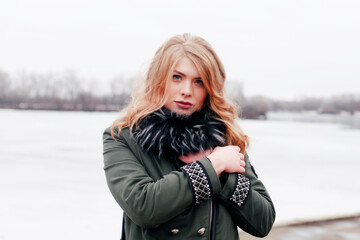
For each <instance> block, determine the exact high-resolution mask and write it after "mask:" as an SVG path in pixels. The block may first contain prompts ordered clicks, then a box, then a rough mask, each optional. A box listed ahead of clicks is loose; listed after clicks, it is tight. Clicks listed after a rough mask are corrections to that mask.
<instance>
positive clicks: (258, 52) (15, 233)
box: [0, 0, 360, 240]
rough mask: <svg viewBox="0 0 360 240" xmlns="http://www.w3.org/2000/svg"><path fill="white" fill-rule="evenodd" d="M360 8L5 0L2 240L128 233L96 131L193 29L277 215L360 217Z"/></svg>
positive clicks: (295, 219)
mask: <svg viewBox="0 0 360 240" xmlns="http://www.w3.org/2000/svg"><path fill="white" fill-rule="evenodd" d="M359 12H360V2H359V1H356V0H345V1H340V0H328V1H325V0H311V1H310V0H305V1H296V2H294V1H285V0H275V1H263V0H261V1H242V0H241V1H235V0H234V1H230V0H224V1H221V2H220V1H213V0H207V1H204V0H199V1H190V0H183V1H166V0H154V1H145V0H138V1H115V0H102V1H100V0H86V1H85V0H71V1H70V0H62V1H59V0H54V1H45V0H33V1H25V0H13V1H2V2H1V3H0V132H1V134H0V239H6V240H10V239H20V238H24V237H27V238H30V239H49V238H50V237H51V239H64V238H67V239H78V238H86V239H118V238H119V237H120V233H121V222H122V217H121V216H122V211H121V209H120V207H119V206H118V205H117V204H116V202H115V200H113V198H112V196H111V194H110V192H109V191H108V189H107V186H106V181H105V176H104V173H103V170H102V131H103V130H104V129H105V128H106V127H108V126H109V125H111V123H112V122H113V121H114V120H115V119H116V118H117V117H118V111H119V110H121V109H122V108H123V107H124V106H125V105H126V104H127V103H128V102H129V100H130V94H131V91H132V88H133V86H134V84H135V82H136V80H137V79H138V78H139V77H141V76H142V75H143V74H144V72H145V71H146V68H147V66H148V64H149V62H150V61H151V58H152V56H153V55H154V53H155V51H156V50H157V49H158V48H159V47H160V45H161V44H162V43H163V42H164V41H166V40H167V39H168V38H170V37H171V36H173V35H175V34H182V33H185V32H189V33H192V34H195V35H198V36H201V37H203V38H204V39H206V40H207V41H208V42H209V43H210V44H211V45H212V46H213V47H214V49H215V50H216V52H217V53H218V55H219V57H220V59H221V60H222V61H223V64H224V66H225V70H226V73H227V92H228V94H229V96H230V97H231V98H232V100H233V101H234V102H235V103H236V105H237V106H238V107H239V119H240V118H241V119H242V120H239V122H240V124H241V126H242V128H243V129H244V131H245V133H247V134H248V135H249V136H250V138H251V146H250V148H249V149H248V151H249V155H250V160H251V161H252V163H253V165H254V166H255V168H256V171H257V172H258V175H259V177H260V178H261V179H262V180H263V181H264V183H265V185H266V187H267V188H268V190H269V192H270V195H271V196H272V198H273V200H274V203H275V206H276V209H277V220H276V225H277V226H285V225H288V224H293V223H299V222H308V221H313V220H326V219H333V218H343V217H353V216H355V217H356V216H358V215H359V214H360V207H359V205H358V202H359V201H360V195H359V192H360V183H359V181H358V178H357V177H356V176H357V172H358V171H359V170H360V162H359V161H360V150H359V149H358V146H359V143H360V130H359V129H360V45H359V42H360V15H359V14H358V13H359ZM350 225H351V224H350ZM346 226H349V225H346ZM351 226H354V225H351ZM344 229H345V230H344ZM341 231H344V232H345V233H344V234H342V235H341V234H339V236H338V238H337V239H359V238H360V235H359V233H352V232H351V231H350V233H349V231H346V227H344V226H343V227H342V228H341V229H340V230H339V229H337V230H336V232H337V233H341ZM349 234H350V235H349ZM292 236H294V234H292ZM247 237H248V236H246V235H245V236H244V237H243V238H242V239H247ZM312 237H314V234H312ZM269 239H270V238H269ZM286 239H314V238H306V236H302V237H301V238H294V237H293V238H286Z"/></svg>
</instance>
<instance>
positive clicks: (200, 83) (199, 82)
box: [195, 79, 204, 86]
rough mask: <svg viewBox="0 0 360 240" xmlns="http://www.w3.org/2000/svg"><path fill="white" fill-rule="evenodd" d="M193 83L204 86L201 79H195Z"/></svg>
mask: <svg viewBox="0 0 360 240" xmlns="http://www.w3.org/2000/svg"><path fill="white" fill-rule="evenodd" d="M195 83H196V84H199V85H201V86H204V82H203V81H202V80H201V79H197V80H195Z"/></svg>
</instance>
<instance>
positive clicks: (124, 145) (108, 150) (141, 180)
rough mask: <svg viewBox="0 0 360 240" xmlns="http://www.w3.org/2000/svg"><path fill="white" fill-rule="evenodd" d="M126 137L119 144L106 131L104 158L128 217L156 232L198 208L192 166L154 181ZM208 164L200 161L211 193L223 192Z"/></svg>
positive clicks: (108, 176)
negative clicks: (195, 206) (176, 218)
mask: <svg viewBox="0 0 360 240" xmlns="http://www.w3.org/2000/svg"><path fill="white" fill-rule="evenodd" d="M122 133H123V131H122V132H121V133H120V137H118V138H117V139H116V141H115V140H114V139H113V138H112V136H111V134H110V128H108V129H106V130H105V132H104V134H103V148H104V151H103V155H104V170H105V176H106V180H107V184H108V186H109V189H110V191H111V193H112V195H113V196H114V198H115V200H116V201H117V202H118V204H119V205H120V206H121V208H122V209H123V211H124V212H125V213H126V215H127V216H128V217H129V218H130V219H131V220H132V221H133V222H134V223H136V224H137V225H139V226H141V227H143V228H155V227H157V226H159V225H160V224H162V223H165V222H167V221H169V220H170V219H172V218H174V217H175V216H177V215H178V214H180V213H181V212H183V211H184V210H186V209H187V208H189V207H191V206H192V205H194V203H195V194H194V191H193V188H192V186H191V184H190V183H189V174H188V173H187V172H186V171H185V169H190V168H191V166H188V167H185V169H184V170H178V171H171V172H170V173H168V174H166V175H164V176H163V177H162V178H161V179H158V180H154V179H153V178H151V177H150V176H149V174H148V171H149V169H146V168H145V167H144V165H143V164H142V163H141V161H140V160H139V159H138V158H137V157H136V154H134V152H133V150H134V149H133V148H132V147H133V146H132V147H130V144H129V142H128V141H127V140H128V136H126V137H124V135H123V134H122ZM202 162H203V163H202ZM207 162H208V160H207V159H203V160H200V161H198V163H199V165H201V168H202V169H203V170H204V172H206V176H207V177H208V180H209V182H211V191H212V192H213V193H216V192H220V189H221V184H220V181H219V179H218V178H217V175H216V172H215V170H214V169H213V168H212V166H211V163H207ZM185 166H186V165H185Z"/></svg>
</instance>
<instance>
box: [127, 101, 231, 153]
mask: <svg viewBox="0 0 360 240" xmlns="http://www.w3.org/2000/svg"><path fill="white" fill-rule="evenodd" d="M216 116H217V115H216V114H215V113H214V112H213V111H212V110H210V109H209V108H204V109H202V110H201V111H198V112H195V113H193V114H192V115H190V116H183V115H178V114H176V113H173V112H171V111H169V110H167V109H166V108H164V107H163V108H161V109H159V110H157V111H155V112H153V113H152V114H150V115H148V116H146V117H145V118H143V119H142V120H141V121H140V122H139V124H138V125H137V127H136V128H134V131H133V135H134V138H135V139H136V141H137V143H138V144H139V145H140V146H141V148H142V149H143V150H144V151H145V152H148V151H151V152H153V153H154V154H155V155H156V156H158V157H161V156H164V157H170V158H171V157H174V156H175V157H178V156H181V155H187V154H189V153H197V152H199V151H204V150H207V149H210V148H215V147H216V146H222V145H224V144H225V129H226V128H225V125H224V124H223V123H222V122H221V121H219V120H216V119H215V117H216Z"/></svg>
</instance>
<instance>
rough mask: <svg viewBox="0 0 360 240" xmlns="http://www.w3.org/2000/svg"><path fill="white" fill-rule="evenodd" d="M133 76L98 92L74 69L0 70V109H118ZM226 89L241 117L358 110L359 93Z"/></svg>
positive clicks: (127, 95)
mask: <svg viewBox="0 0 360 240" xmlns="http://www.w3.org/2000/svg"><path fill="white" fill-rule="evenodd" d="M133 82H134V78H124V77H122V76H118V77H114V78H113V79H111V80H110V81H107V82H104V83H101V84H102V85H104V84H105V85H106V86H107V87H108V91H105V92H100V91H99V85H98V84H99V82H98V81H92V80H90V79H84V77H80V76H79V75H78V74H77V73H76V72H74V71H64V72H62V73H57V74H54V73H46V74H44V73H28V72H22V73H20V74H18V75H17V76H16V77H14V76H11V75H9V74H8V73H6V72H5V71H1V70H0V108H13V109H34V110H63V111H119V110H121V109H122V108H123V107H124V106H126V105H127V104H128V103H129V101H130V99H131V89H132V85H133ZM226 89H227V90H228V94H229V96H230V97H231V99H232V100H233V102H234V103H235V104H236V105H237V107H238V108H239V110H240V111H239V113H240V117H242V118H250V119H264V118H266V113H267V112H269V111H317V112H319V113H330V114H337V113H340V112H342V111H346V112H349V113H351V114H353V113H355V112H357V111H360V95H355V94H347V95H339V96H334V97H331V98H314V97H307V98H301V99H298V100H294V101H284V100H273V99H269V98H266V97H263V96H253V97H245V95H244V92H243V85H242V84H241V83H239V82H236V81H229V82H228V83H227V86H226Z"/></svg>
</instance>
